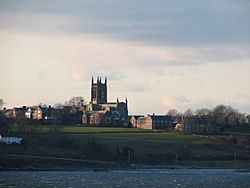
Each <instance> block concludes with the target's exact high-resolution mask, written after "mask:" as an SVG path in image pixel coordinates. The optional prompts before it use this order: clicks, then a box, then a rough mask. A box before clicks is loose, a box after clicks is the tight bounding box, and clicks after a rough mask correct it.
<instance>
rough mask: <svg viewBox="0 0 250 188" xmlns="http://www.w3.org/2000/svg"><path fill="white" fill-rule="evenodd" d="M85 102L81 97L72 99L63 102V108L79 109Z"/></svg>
mask: <svg viewBox="0 0 250 188" xmlns="http://www.w3.org/2000/svg"><path fill="white" fill-rule="evenodd" d="M85 103H86V102H85V100H84V98H83V97H80V96H78V97H72V98H71V99H70V100H69V101H66V102H65V106H71V107H77V108H79V107H81V106H82V105H84V104H85Z"/></svg>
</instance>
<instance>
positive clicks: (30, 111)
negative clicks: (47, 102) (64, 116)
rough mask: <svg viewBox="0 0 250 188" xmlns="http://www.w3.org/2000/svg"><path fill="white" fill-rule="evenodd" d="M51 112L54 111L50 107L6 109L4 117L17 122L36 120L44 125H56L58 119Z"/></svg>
mask: <svg viewBox="0 0 250 188" xmlns="http://www.w3.org/2000/svg"><path fill="white" fill-rule="evenodd" d="M53 110H54V109H53V108H52V107H51V106H48V107H42V106H31V107H27V106H23V107H14V108H12V109H6V110H4V114H5V116H6V117H8V118H10V119H15V120H17V121H22V120H37V121H43V122H44V123H53V122H54V123H57V121H58V119H59V117H56V116H55V115H52V114H53V113H52V112H53Z"/></svg>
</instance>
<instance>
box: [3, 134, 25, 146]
mask: <svg viewBox="0 0 250 188" xmlns="http://www.w3.org/2000/svg"><path fill="white" fill-rule="evenodd" d="M22 140H23V139H22V138H19V137H2V135H0V143H3V144H21V141H22Z"/></svg>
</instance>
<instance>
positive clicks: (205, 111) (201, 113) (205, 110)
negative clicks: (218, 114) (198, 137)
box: [195, 108, 211, 117]
mask: <svg viewBox="0 0 250 188" xmlns="http://www.w3.org/2000/svg"><path fill="white" fill-rule="evenodd" d="M195 114H196V115H197V116H199V117H202V116H208V115H210V114H211V110H210V109H208V108H201V109H198V110H196V111H195Z"/></svg>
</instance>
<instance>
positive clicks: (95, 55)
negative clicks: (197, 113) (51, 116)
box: [0, 0, 250, 114]
mask: <svg viewBox="0 0 250 188" xmlns="http://www.w3.org/2000/svg"><path fill="white" fill-rule="evenodd" d="M249 10H250V1H249V0H238V1H235V0H207V1H201V0H183V1H176V0H137V1H134V0H126V1H117V0H81V1H80V0H43V1H38V0H23V1H20V0H0V85H1V88H0V98H2V99H3V100H4V101H5V103H6V106H7V107H9V108H10V107H14V106H23V105H27V106H29V105H34V104H38V103H40V102H42V103H46V104H51V105H54V104H55V103H64V102H65V101H67V100H69V99H70V98H71V97H73V96H82V97H84V98H85V100H86V101H87V102H88V101H89V100H90V84H91V77H92V76H94V77H95V78H96V77H97V76H102V77H103V79H104V77H105V76H107V77H108V100H109V101H116V98H117V97H119V99H120V100H121V101H125V98H126V97H127V98H128V104H129V113H130V114H148V113H157V114H166V113H167V112H168V111H169V109H173V108H174V109H177V110H178V111H181V112H184V111H185V110H186V109H187V108H191V109H192V110H196V109H198V108H213V107H215V106H216V105H218V104H225V105H231V106H233V107H234V108H236V109H238V110H239V111H240V112H244V113H250V74H249V72H250V19H249V18H250V11H249Z"/></svg>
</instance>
